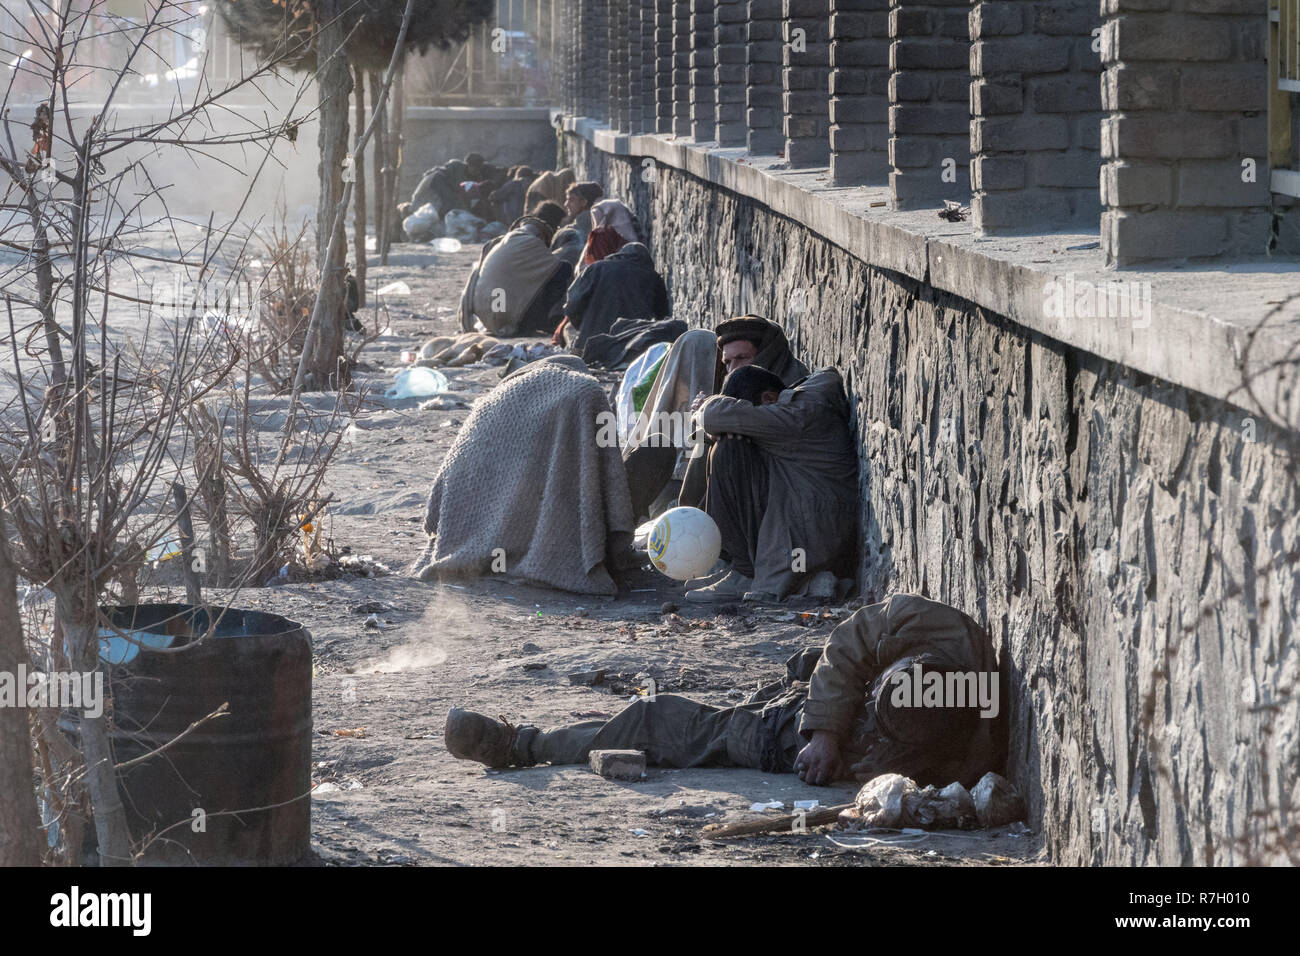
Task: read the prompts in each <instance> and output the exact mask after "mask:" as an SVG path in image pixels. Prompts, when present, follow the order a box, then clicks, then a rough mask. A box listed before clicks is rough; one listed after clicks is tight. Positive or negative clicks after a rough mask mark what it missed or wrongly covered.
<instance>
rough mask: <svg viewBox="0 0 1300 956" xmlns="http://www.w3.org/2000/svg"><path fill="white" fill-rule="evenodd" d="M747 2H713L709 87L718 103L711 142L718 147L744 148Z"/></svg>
mask: <svg viewBox="0 0 1300 956" xmlns="http://www.w3.org/2000/svg"><path fill="white" fill-rule="evenodd" d="M748 8H749V4H748V2H747V0H716V3H715V4H714V19H713V52H714V58H715V61H716V62H715V63H714V67H713V87H714V90H715V95H716V98H717V103H718V115H717V124H716V125H715V127H714V130H713V138H714V139H715V140H716V141H717V142H718V144H719V145H722V146H744V145H745V140H746V132H747V131H746V129H745V32H746V27H745V18H746V16H747V15H748V12H749V10H748Z"/></svg>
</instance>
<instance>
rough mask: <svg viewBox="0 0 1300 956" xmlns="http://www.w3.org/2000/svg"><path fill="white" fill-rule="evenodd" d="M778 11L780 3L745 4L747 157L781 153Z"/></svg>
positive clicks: (775, 0) (751, 1)
mask: <svg viewBox="0 0 1300 956" xmlns="http://www.w3.org/2000/svg"><path fill="white" fill-rule="evenodd" d="M781 9H782V8H781V0H749V21H748V23H747V24H746V34H745V126H746V128H747V131H748V132H747V140H748V144H747V145H748V146H749V151H750V152H751V153H760V154H766V155H771V154H773V153H784V152H785V132H784V130H783V122H784V120H783V112H782V105H781V83H782V79H781V59H782V56H783V47H784V43H783V41H782V13H781Z"/></svg>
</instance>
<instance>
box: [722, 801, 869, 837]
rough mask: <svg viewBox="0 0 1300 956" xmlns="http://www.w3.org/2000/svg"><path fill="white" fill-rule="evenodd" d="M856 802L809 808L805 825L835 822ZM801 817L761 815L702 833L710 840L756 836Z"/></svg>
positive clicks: (789, 814) (787, 814) (783, 828)
mask: <svg viewBox="0 0 1300 956" xmlns="http://www.w3.org/2000/svg"><path fill="white" fill-rule="evenodd" d="M852 806H856V804H852V803H842V804H840V805H839V806H837V807H818V808H816V809H814V810H809V811H808V812H807V813H805V814H803V823H804V826H808V827H817V826H823V825H824V824H827V823H834V822H835V821H836V820H837V819H839V815H840V813H841V812H842V811H844V810H847V809H849V808H850V807H852ZM798 819H799V814H797V813H784V814H782V815H781V816H779V817H761V818H759V819H757V820H746V821H745V822H744V823H732V824H730V825H728V826H725V827H717V828H716V829H714V826H716V825H713V826H708V827H705V828H704V829H703V831H701V832H702V834H703V835H704V836H707V837H708V838H709V839H710V840H723V839H726V838H727V837H738V836H754V835H755V834H758V833H774V832H776V831H778V830H790V829H791V828H792V827H793V826H794V823H795V821H796V820H798Z"/></svg>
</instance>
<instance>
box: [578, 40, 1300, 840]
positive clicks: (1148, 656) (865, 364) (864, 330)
mask: <svg viewBox="0 0 1300 956" xmlns="http://www.w3.org/2000/svg"><path fill="white" fill-rule="evenodd" d="M903 36H906V34H903ZM567 139H568V140H569V149H570V151H571V154H572V155H574V156H576V157H577V162H578V168H579V170H580V174H581V175H582V176H583V177H584V178H592V179H599V180H601V181H603V182H605V183H607V184H608V188H609V190H610V191H611V193H613V194H615V195H620V196H623V197H625V198H626V199H627V201H628V202H629V203H630V205H631V206H632V207H633V209H634V210H635V212H636V214H637V216H638V218H639V220H640V221H641V222H643V223H647V224H649V225H650V226H651V227H652V230H653V234H652V236H651V240H650V244H651V247H652V251H653V254H654V256H655V259H656V262H657V264H658V267H659V268H660V269H661V270H663V271H664V273H665V274H666V275H669V276H671V277H672V283H671V286H672V296H673V309H674V314H677V315H682V316H690V317H691V321H692V323H693V324H699V325H705V326H711V325H713V324H715V323H716V322H717V321H718V320H720V319H722V318H725V317H727V316H730V315H734V314H737V313H740V312H747V311H755V312H759V313H763V314H766V315H769V316H771V317H772V318H773V319H774V320H776V321H778V322H780V323H781V324H782V326H783V327H784V328H785V329H786V331H787V333H788V334H789V337H790V341H791V344H792V347H793V349H794V351H795V352H796V354H798V356H799V357H800V358H801V359H802V360H803V361H805V362H806V363H808V364H809V366H810V367H818V366H835V367H836V368H838V369H839V370H840V371H841V373H842V374H843V376H844V380H845V385H846V388H847V390H848V394H849V397H850V402H851V404H852V406H853V409H854V413H853V428H854V430H855V433H856V435H857V440H858V449H859V455H860V463H861V476H860V482H861V489H860V496H861V512H860V543H859V558H860V562H861V564H860V568H861V570H860V585H861V587H862V593H863V596H864V598H865V599H867V600H873V599H878V598H880V597H882V596H884V595H886V594H888V593H891V592H894V591H899V590H906V591H918V592H921V593H924V594H927V595H929V596H931V597H933V598H936V599H938V600H943V601H947V602H949V603H952V604H954V605H956V606H958V607H960V608H962V609H963V610H965V611H966V612H968V613H969V614H971V615H972V616H973V617H975V618H976V620H978V621H980V622H981V623H982V624H984V626H985V627H986V628H987V629H988V631H989V633H990V635H991V636H992V638H993V640H994V642H995V644H996V646H997V648H998V652H999V658H1000V666H1001V682H1000V688H1001V700H1002V706H1003V707H1004V708H1005V713H1006V714H1007V716H1008V718H1009V720H1010V723H1011V728H1012V730H1011V753H1010V756H1009V763H1008V768H1007V770H1008V773H1009V774H1010V777H1011V779H1012V780H1013V781H1014V782H1015V784H1016V785H1017V786H1018V787H1019V788H1020V789H1021V792H1022V793H1024V794H1025V795H1026V796H1027V798H1028V803H1029V808H1030V814H1031V820H1030V825H1031V826H1033V827H1034V828H1036V829H1037V828H1041V830H1042V832H1043V834H1044V835H1045V838H1046V841H1047V846H1048V850H1049V852H1050V854H1051V856H1052V859H1053V860H1054V861H1055V862H1058V863H1065V864H1116V865H1120V864H1122V865H1146V864H1162V865H1181V864H1221V865H1240V864H1245V863H1261V862H1262V863H1282V862H1286V860H1287V859H1288V856H1287V854H1288V853H1292V852H1294V851H1293V850H1290V849H1289V845H1292V844H1293V843H1294V837H1293V836H1288V830H1287V828H1288V827H1291V828H1293V827H1294V825H1295V807H1296V805H1297V802H1300V788H1298V786H1297V783H1296V779H1297V762H1298V761H1300V695H1297V694H1296V693H1295V692H1294V689H1295V679H1296V674H1297V672H1298V671H1300V656H1298V655H1300V649H1298V647H1297V641H1296V637H1297V634H1296V631H1297V622H1298V621H1300V570H1298V569H1300V494H1298V493H1297V486H1296V481H1297V479H1296V460H1297V459H1296V455H1297V452H1296V446H1295V440H1296V437H1297V436H1296V435H1295V434H1294V433H1291V432H1285V431H1283V430H1281V429H1278V428H1275V427H1273V426H1271V425H1269V424H1267V423H1266V422H1265V421H1263V420H1262V419H1259V420H1254V421H1253V425H1254V428H1253V430H1248V429H1247V428H1246V427H1245V426H1246V422H1245V418H1246V416H1244V415H1243V413H1242V412H1241V411H1240V409H1237V408H1235V407H1234V406H1232V405H1228V404H1225V403H1224V402H1222V401H1218V400H1212V399H1209V398H1207V397H1206V396H1204V395H1202V394H1200V393H1197V392H1194V391H1190V390H1188V389H1186V388H1183V387H1180V386H1175V385H1172V384H1169V383H1167V382H1163V381H1161V380H1158V379H1153V378H1151V377H1149V376H1146V375H1142V374H1139V373H1136V372H1134V371H1133V370H1132V369H1129V368H1126V367H1124V366H1122V365H1119V364H1117V363H1114V362H1111V361H1108V360H1104V359H1101V358H1098V357H1097V356H1095V355H1092V354H1090V353H1088V352H1084V351H1081V350H1079V349H1076V348H1073V347H1070V346H1066V345H1063V344H1061V343H1060V342H1057V341H1054V340H1051V339H1048V338H1045V337H1043V336H1042V335H1039V334H1038V333H1034V332H1030V331H1028V330H1026V329H1025V328H1024V327H1022V326H1019V325H1016V324H1014V323H1012V322H1010V321H1008V320H1007V319H1005V318H1004V317H1002V316H999V315H996V314H993V313H991V312H989V311H987V310H985V309H983V308H980V307H978V306H975V305H972V304H971V303H970V302H968V301H966V300H964V299H961V298H959V297H956V296H954V295H951V294H949V293H945V292H941V291H938V290H936V289H935V288H933V287H932V286H930V285H929V284H928V283H927V282H924V281H919V280H916V279H912V278H909V277H906V276H903V275H901V274H899V273H897V272H892V271H889V270H887V269H883V268H880V267H878V266H876V265H873V264H872V263H871V262H868V261H863V260H861V259H857V258H854V257H852V256H850V255H849V254H848V253H847V252H845V251H844V250H843V249H841V248H840V247H838V246H836V245H833V244H831V243H829V242H828V241H826V240H825V239H824V238H822V237H821V236H820V235H818V234H816V233H815V232H813V231H812V230H811V229H810V228H809V227H808V226H805V225H803V224H802V223H801V222H799V221H796V220H794V219H791V218H788V217H786V216H780V215H776V214H774V213H773V212H771V211H770V210H769V209H768V208H767V207H766V206H763V205H762V204H761V203H759V202H757V201H755V200H752V199H749V198H747V197H743V196H740V195H737V194H735V193H732V192H729V191H726V190H723V189H721V188H719V187H716V186H714V185H712V184H710V183H706V182H704V181H702V180H699V179H696V178H695V177H693V176H690V175H689V174H686V173H684V172H682V171H680V170H678V169H676V168H673V167H663V168H661V169H660V171H659V175H658V179H659V182H657V183H656V184H655V185H654V187H653V188H651V187H650V186H649V185H648V184H646V183H644V182H642V180H641V177H640V176H639V175H638V170H639V168H640V167H639V165H638V160H637V157H635V156H613V155H610V154H607V153H605V152H602V151H600V150H598V149H597V148H596V147H595V146H594V145H593V144H591V143H590V142H589V141H588V140H586V139H583V138H582V137H579V136H568V137H567ZM795 293H798V295H795ZM794 301H801V302H804V303H806V307H805V308H803V309H802V310H800V311H798V312H795V311H792V309H791V303H792V302H794ZM1251 439H1253V440H1251Z"/></svg>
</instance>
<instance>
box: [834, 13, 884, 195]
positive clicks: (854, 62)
mask: <svg viewBox="0 0 1300 956" xmlns="http://www.w3.org/2000/svg"><path fill="white" fill-rule="evenodd" d="M830 97H831V100H830V112H829V116H828V119H829V121H830V151H831V159H830V162H831V182H832V183H834V184H835V185H836V186H853V185H858V184H863V183H870V184H873V185H884V184H885V183H886V182H888V179H889V0H831V74H830Z"/></svg>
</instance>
